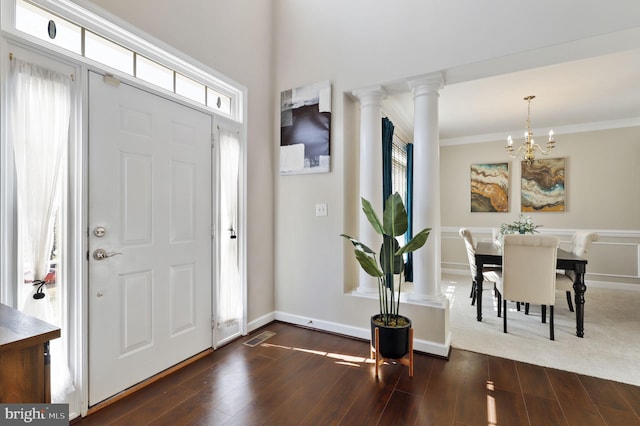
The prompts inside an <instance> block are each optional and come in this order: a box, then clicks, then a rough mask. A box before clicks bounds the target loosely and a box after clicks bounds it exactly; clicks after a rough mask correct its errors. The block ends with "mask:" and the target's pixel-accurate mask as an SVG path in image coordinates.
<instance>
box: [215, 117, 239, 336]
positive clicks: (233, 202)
mask: <svg viewBox="0 0 640 426" xmlns="http://www.w3.org/2000/svg"><path fill="white" fill-rule="evenodd" d="M239 162H240V138H239V136H238V134H237V133H235V132H232V131H227V130H220V224H221V232H222V234H221V237H220V238H221V243H220V287H219V290H218V298H219V300H218V319H217V322H218V324H219V325H223V324H228V323H229V322H235V321H238V320H239V319H240V318H241V316H242V287H241V282H240V272H239V267H238V239H237V238H236V236H237V232H238V227H237V225H238V169H239V165H240V163H239Z"/></svg>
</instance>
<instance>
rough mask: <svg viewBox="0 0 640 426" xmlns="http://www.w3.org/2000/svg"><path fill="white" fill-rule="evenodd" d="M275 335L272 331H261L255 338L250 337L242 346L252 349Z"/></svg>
mask: <svg viewBox="0 0 640 426" xmlns="http://www.w3.org/2000/svg"><path fill="white" fill-rule="evenodd" d="M275 335H276V333H274V332H272V331H263V332H262V333H260V334H258V335H257V336H256V337H252V338H251V339H249V340H247V341H246V342H244V343H243V344H244V345H245V346H250V347H252V348H255V347H256V346H258V345H259V344H260V343H263V342H264V341H265V340H267V339H268V338H270V337H272V336H275Z"/></svg>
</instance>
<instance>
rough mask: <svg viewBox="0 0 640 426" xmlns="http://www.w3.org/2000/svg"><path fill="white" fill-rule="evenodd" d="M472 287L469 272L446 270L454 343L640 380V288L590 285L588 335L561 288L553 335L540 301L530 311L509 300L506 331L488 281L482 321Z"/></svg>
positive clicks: (584, 371) (629, 380)
mask: <svg viewBox="0 0 640 426" xmlns="http://www.w3.org/2000/svg"><path fill="white" fill-rule="evenodd" d="M470 290H471V279H470V278H468V277H467V276H466V275H465V276H462V275H451V274H443V281H442V291H443V293H444V294H445V295H446V296H447V298H448V299H449V300H450V329H451V334H452V341H451V345H452V346H453V347H454V348H458V349H464V350H468V351H473V352H479V353H484V354H488V355H494V356H498V357H502V358H508V359H513V360H517V361H522V362H527V363H530V364H535V365H541V366H545V367H552V368H558V369H561V370H565V371H571V372H575V373H580V374H584V375H588V376H593V377H600V378H604V379H609V380H614V381H618V382H623V383H629V384H633V385H636V386H640V367H639V365H640V291H630V290H617V289H615V290H612V289H604V288H598V287H593V286H592V287H588V289H587V293H586V295H585V297H586V304H585V324H584V330H585V335H584V338H579V337H577V336H576V334H575V333H576V321H575V313H573V312H570V311H569V308H568V307H567V301H566V298H565V296H564V294H562V293H561V292H558V294H557V297H556V305H555V315H554V317H555V340H554V341H551V340H549V325H548V323H547V324H543V323H541V313H540V307H539V306H532V307H531V310H530V313H529V315H525V314H524V309H523V310H522V311H520V312H518V311H516V305H515V303H511V302H509V303H508V304H507V305H508V310H509V312H508V316H507V325H508V330H507V331H508V333H507V334H505V333H503V332H502V318H498V317H497V301H496V299H494V298H493V291H491V290H490V289H488V288H486V287H485V290H484V291H483V292H482V301H483V302H482V303H483V320H482V321H481V322H478V321H476V307H475V306H471V299H470V298H469V293H470ZM547 315H548V314H547Z"/></svg>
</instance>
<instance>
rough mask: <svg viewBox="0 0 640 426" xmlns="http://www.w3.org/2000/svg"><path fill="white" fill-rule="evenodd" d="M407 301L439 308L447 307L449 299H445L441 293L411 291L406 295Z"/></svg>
mask: <svg viewBox="0 0 640 426" xmlns="http://www.w3.org/2000/svg"><path fill="white" fill-rule="evenodd" d="M407 302H408V303H413V304H416V305H423V306H430V307H433V308H440V309H447V308H448V307H449V299H447V298H446V296H444V295H443V294H440V295H429V294H415V293H413V294H409V295H407Z"/></svg>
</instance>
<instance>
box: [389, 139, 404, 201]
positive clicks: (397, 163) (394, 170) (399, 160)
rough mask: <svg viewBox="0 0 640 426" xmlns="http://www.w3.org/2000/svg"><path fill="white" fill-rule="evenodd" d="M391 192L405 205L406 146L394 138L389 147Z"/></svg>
mask: <svg viewBox="0 0 640 426" xmlns="http://www.w3.org/2000/svg"><path fill="white" fill-rule="evenodd" d="M391 192H392V193H394V192H397V193H398V194H400V196H401V197H402V202H403V203H405V205H406V203H407V144H406V143H404V142H402V141H401V140H400V139H398V138H397V137H396V136H394V137H393V145H392V146H391Z"/></svg>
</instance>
